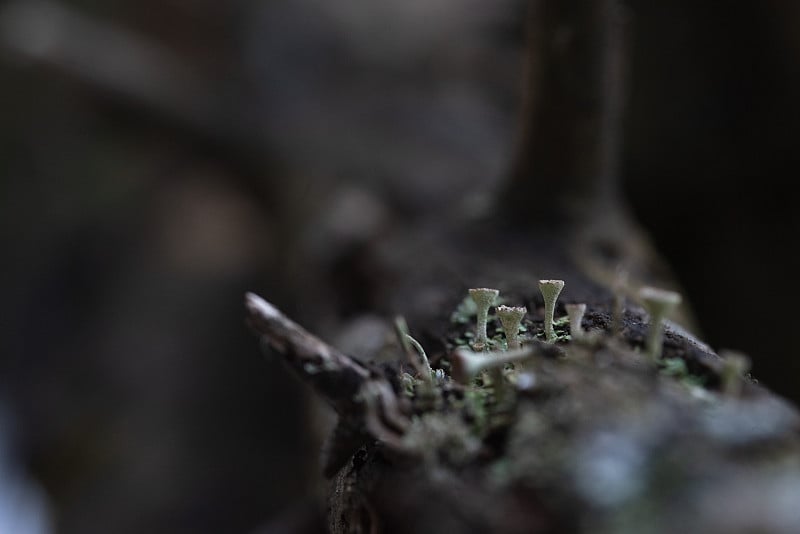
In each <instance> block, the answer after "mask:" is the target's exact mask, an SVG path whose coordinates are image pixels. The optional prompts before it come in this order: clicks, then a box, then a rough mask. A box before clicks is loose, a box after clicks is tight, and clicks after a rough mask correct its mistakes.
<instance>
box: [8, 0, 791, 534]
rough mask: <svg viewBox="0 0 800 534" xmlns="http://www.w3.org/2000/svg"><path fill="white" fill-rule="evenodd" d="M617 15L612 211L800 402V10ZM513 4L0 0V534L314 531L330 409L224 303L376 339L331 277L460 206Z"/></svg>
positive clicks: (509, 50)
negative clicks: (633, 226) (799, 251)
mask: <svg viewBox="0 0 800 534" xmlns="http://www.w3.org/2000/svg"><path fill="white" fill-rule="evenodd" d="M626 5H627V7H628V15H629V21H630V30H631V31H630V33H631V48H630V50H629V54H628V56H629V59H630V72H631V76H630V80H629V86H628V105H627V113H626V123H625V126H626V129H625V140H624V157H623V162H624V184H625V188H626V193H627V195H628V198H629V200H630V202H631V204H632V206H633V209H634V212H635V213H636V215H637V216H638V218H639V220H640V222H641V223H642V224H643V225H644V226H645V227H646V228H647V229H648V230H649V231H650V233H651V235H652V237H653V239H654V241H655V242H656V244H657V246H658V247H659V248H660V250H661V251H662V252H663V253H664V255H665V256H666V257H667V259H668V260H669V261H670V262H671V264H672V265H673V267H674V269H675V272H676V274H677V276H678V278H679V280H680V281H681V282H682V283H683V285H684V287H685V289H686V292H687V295H688V299H689V300H690V301H691V303H692V304H693V306H694V308H695V310H696V313H697V318H698V322H699V327H700V329H701V332H700V333H701V335H702V336H703V337H704V338H705V339H706V340H707V341H708V342H709V343H710V344H711V345H713V346H714V347H715V348H721V347H726V348H733V349H738V350H741V351H744V352H746V353H749V354H750V355H751V356H752V358H753V361H754V374H755V375H756V376H757V377H758V378H759V379H760V380H761V381H762V382H763V383H765V384H766V385H768V386H769V387H771V388H773V389H775V390H776V391H778V392H779V393H781V394H783V395H785V396H787V397H789V398H792V399H794V400H800V389H798V384H799V383H800V360H799V359H798V358H797V357H796V356H795V354H794V333H795V332H794V325H793V322H794V320H793V315H792V314H793V312H794V308H795V300H796V299H797V297H798V295H800V282H799V281H798V278H797V276H796V273H798V272H800V263H799V262H798V257H797V255H796V254H795V247H796V243H797V235H798V229H800V228H799V227H800V216H798V214H797V208H796V202H797V196H796V194H795V192H794V191H795V187H794V181H795V179H796V175H797V172H798V170H800V150H798V149H797V147H796V140H797V139H799V138H800V114H799V113H798V112H800V101H798V98H797V95H798V94H800V31H798V30H800V4H797V3H796V2H791V1H783V2H781V1H777V0H773V1H759V2H756V1H755V0H748V1H743V2H732V3H726V4H725V5H724V6H722V5H721V4H720V3H716V2H696V1H689V0H680V1H673V2H644V1H640V0H632V1H629V2H626ZM524 13H525V2H522V1H519V0H513V1H511V0H502V1H495V2H485V1H479V0H435V1H432V0H402V1H400V0H384V1H381V2H375V1H374V0H342V1H339V2H328V1H325V0H291V1H290V0H275V1H269V2H266V1H265V2H257V1H252V0H235V1H230V2H213V1H210V0H195V1H191V2H190V1H188V0H161V1H159V2H155V1H142V0H140V1H137V2H133V1H130V0H117V1H114V2H108V1H106V2H93V1H85V0H84V1H73V2H50V1H21V0H17V1H10V2H8V1H7V2H3V3H2V4H0V95H2V100H0V221H1V222H2V223H1V224H0V236H2V258H3V259H2V262H0V269H2V271H1V272H2V276H0V295H1V296H2V298H0V309H1V310H2V315H0V318H1V320H0V324H1V325H2V332H0V355H1V356H0V533H6V532H8V533H11V532H13V533H19V534H31V533H45V532H55V531H58V532H66V533H73V532H75V533H77V532H80V533H90V534H91V533H95V532H96V533H105V532H115V533H123V534H124V533H138V532H155V533H159V532H164V533H171V532H176V533H181V532H187V533H188V532H193V533H203V532H208V533H211V532H256V531H259V532H279V531H282V530H281V529H285V528H288V525H293V524H298V523H304V522H305V523H310V524H313V522H314V517H315V516H314V513H313V510H315V509H316V508H315V506H314V504H313V503H314V502H315V501H314V499H315V496H316V495H317V494H318V493H319V475H318V474H317V473H318V464H317V456H318V453H317V450H318V447H319V441H320V439H321V436H322V435H323V434H324V432H325V429H326V428H327V425H328V424H329V422H328V417H326V412H325V411H324V409H321V408H320V407H319V406H318V405H317V404H316V402H315V401H313V400H311V399H309V398H308V397H307V395H306V393H307V392H306V391H305V389H303V388H302V387H301V386H300V385H299V384H298V383H297V382H296V381H295V380H293V379H290V378H289V375H288V373H287V372H286V371H285V369H283V368H282V366H281V365H280V363H279V362H275V361H265V360H264V359H262V358H261V357H260V356H259V355H258V350H257V342H256V340H255V339H254V338H253V337H252V335H251V334H250V333H249V332H248V331H247V329H246V328H245V326H244V325H243V321H242V295H243V293H244V291H245V290H256V291H258V292H259V293H261V294H263V295H265V296H267V297H268V298H270V299H271V300H273V301H274V302H276V303H277V304H278V305H279V306H280V307H282V308H283V309H284V310H285V311H286V312H287V313H290V314H292V315H293V316H295V317H296V318H297V319H299V320H301V321H304V322H305V323H307V325H308V326H309V327H311V328H312V329H313V330H315V331H317V332H320V333H321V334H323V335H325V336H326V337H328V338H329V339H332V340H335V339H336V334H337V333H340V332H341V331H342V330H343V329H344V330H346V331H349V332H358V333H359V336H357V337H362V336H369V335H377V336H379V335H380V332H381V327H380V325H381V324H382V323H381V319H382V318H380V317H375V316H372V315H370V314H364V313H363V312H360V313H358V314H355V313H352V314H349V315H348V314H347V310H349V309H353V310H356V309H359V308H360V306H351V303H349V302H347V297H346V288H342V287H341V286H340V283H341V280H342V279H343V274H342V272H341V270H342V269H346V268H352V262H351V261H350V260H351V259H352V258H354V257H356V256H357V254H358V251H359V250H360V249H361V248H362V247H364V246H367V244H368V243H370V242H372V241H374V240H376V239H380V236H381V235H383V234H384V233H385V232H387V231H389V230H392V229H394V230H396V229H397V228H402V227H403V226H404V225H410V224H411V223H412V222H419V221H429V222H431V223H435V222H436V220H437V218H440V217H445V216H448V215H451V214H457V213H459V212H463V211H464V210H474V209H480V208H481V207H482V206H485V205H486V204H487V199H488V198H490V196H491V194H492V193H493V191H495V190H496V188H497V186H498V184H499V183H501V181H502V180H503V177H504V175H505V173H506V171H507V170H508V165H509V162H510V159H511V154H512V148H513V143H514V139H515V132H516V128H517V122H516V118H515V116H516V114H517V110H518V108H519V104H520V96H521V95H520V87H521V85H520V82H521V78H522V72H521V65H522V54H523V45H524V19H525V17H524ZM364 268H365V269H366V268H368V266H364ZM336 310H340V311H341V310H344V315H342V314H341V313H339V312H337V311H336ZM350 339H352V336H350ZM344 342H346V339H345V341H343V342H342V343H344ZM352 350H357V347H352Z"/></svg>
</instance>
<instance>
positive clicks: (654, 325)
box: [639, 287, 681, 362]
mask: <svg viewBox="0 0 800 534" xmlns="http://www.w3.org/2000/svg"><path fill="white" fill-rule="evenodd" d="M639 298H640V299H641V301H642V305H643V306H644V307H645V309H646V310H647V313H648V314H650V327H649V328H648V331H647V339H646V341H645V350H646V351H647V355H648V356H649V358H650V359H651V360H652V361H653V362H655V361H658V359H659V358H660V357H661V350H662V345H663V338H664V319H666V318H667V316H668V315H669V314H670V312H672V310H673V309H674V308H675V307H676V306H677V305H678V304H680V303H681V296H680V295H679V294H678V293H675V292H674V291H667V290H665V289H657V288H654V287H643V288H642V289H640V290H639Z"/></svg>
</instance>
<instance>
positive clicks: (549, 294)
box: [539, 280, 564, 343]
mask: <svg viewBox="0 0 800 534" xmlns="http://www.w3.org/2000/svg"><path fill="white" fill-rule="evenodd" d="M562 289H564V281H563V280H539V291H541V292H542V297H543V298H544V333H545V336H546V339H547V342H548V343H555V341H556V331H555V328H554V326H553V315H554V314H555V309H556V301H557V300H558V296H559V295H560V294H561V290H562Z"/></svg>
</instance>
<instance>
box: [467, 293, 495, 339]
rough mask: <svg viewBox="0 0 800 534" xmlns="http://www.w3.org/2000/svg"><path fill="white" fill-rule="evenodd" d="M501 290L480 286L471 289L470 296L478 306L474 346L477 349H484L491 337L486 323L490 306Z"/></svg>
mask: <svg viewBox="0 0 800 534" xmlns="http://www.w3.org/2000/svg"><path fill="white" fill-rule="evenodd" d="M499 294H500V292H499V291H498V290H496V289H489V288H485V287H479V288H475V289H470V290H469V296H470V298H472V300H473V301H474V302H475V307H476V318H477V319H476V325H475V342H474V346H475V348H476V349H477V350H482V349H483V348H484V347H486V345H487V343H488V341H489V339H488V338H487V337H486V323H487V320H488V317H489V308H491V307H492V306H493V305H494V303H495V299H496V298H497V295H499Z"/></svg>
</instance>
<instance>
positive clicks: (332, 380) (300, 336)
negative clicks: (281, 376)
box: [245, 293, 372, 413]
mask: <svg viewBox="0 0 800 534" xmlns="http://www.w3.org/2000/svg"><path fill="white" fill-rule="evenodd" d="M245 307H246V309H247V314H248V315H247V322H248V324H249V326H250V327H251V328H252V329H253V330H254V331H255V332H256V333H257V334H260V335H261V336H262V339H263V340H264V341H266V342H267V343H268V344H269V346H270V347H271V348H272V349H273V350H275V351H276V352H278V353H280V354H282V355H283V357H284V360H285V361H286V363H287V364H288V365H289V366H290V367H291V368H292V369H294V371H295V372H296V373H297V374H298V375H299V376H300V378H301V379H302V380H303V381H305V382H307V383H309V384H310V385H311V386H312V387H313V388H314V389H315V390H316V392H317V393H319V394H320V395H321V396H322V397H323V398H324V399H325V400H326V401H327V402H328V403H329V404H331V405H332V406H333V407H334V409H336V410H337V411H338V412H340V413H344V412H346V411H347V409H348V408H351V407H352V405H354V404H355V403H356V400H355V399H356V397H357V395H358V393H359V391H360V389H361V388H362V386H363V385H364V384H365V383H366V382H367V380H368V379H370V377H371V374H372V373H370V370H369V369H367V367H366V366H365V365H364V364H362V363H360V362H358V361H357V360H354V359H353V358H350V357H349V356H346V355H344V354H342V353H341V352H339V351H338V350H336V349H335V348H333V347H331V346H330V345H328V344H327V343H325V342H324V341H322V340H321V339H319V338H317V337H315V336H313V335H312V334H310V333H308V332H307V331H306V330H305V329H303V328H302V327H301V326H300V325H298V324H297V323H295V322H294V321H292V320H291V319H289V318H288V317H286V316H285V315H284V314H283V313H281V312H280V311H279V310H278V309H277V308H275V307H274V306H273V305H272V304H270V303H269V302H267V301H266V300H264V299H262V298H261V297H259V296H258V295H255V294H253V293H247V294H246V295H245Z"/></svg>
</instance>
